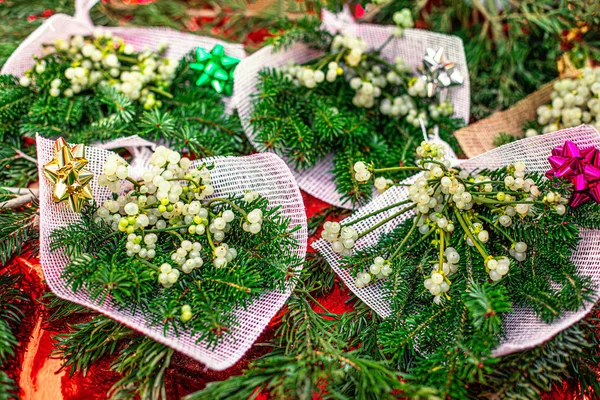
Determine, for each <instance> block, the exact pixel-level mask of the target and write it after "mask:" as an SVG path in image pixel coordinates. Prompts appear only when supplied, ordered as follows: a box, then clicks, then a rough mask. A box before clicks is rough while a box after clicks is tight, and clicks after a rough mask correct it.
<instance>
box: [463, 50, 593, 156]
mask: <svg viewBox="0 0 600 400" xmlns="http://www.w3.org/2000/svg"><path fill="white" fill-rule="evenodd" d="M588 64H589V63H588ZM561 66H562V68H561ZM561 69H562V72H561V75H560V77H559V78H557V79H555V80H554V81H552V82H549V83H547V84H545V85H543V86H542V87H540V88H539V89H538V90H537V91H535V92H534V93H531V94H530V95H529V96H527V97H526V98H524V99H523V100H521V101H519V102H517V103H516V104H515V105H514V106H512V107H511V108H509V109H507V110H505V111H499V112H497V113H495V114H492V115H491V116H489V117H488V118H485V119H482V120H480V121H477V122H475V123H474V124H471V125H469V126H466V127H464V128H462V129H460V130H458V131H457V132H455V136H456V138H457V140H458V142H459V143H460V146H461V148H462V150H463V151H464V152H465V154H466V155H467V156H468V157H475V156H477V155H479V154H482V153H484V152H485V151H488V150H491V149H493V148H495V147H497V146H498V145H499V144H505V143H508V142H511V141H514V140H518V139H520V138H523V137H533V136H536V135H539V134H544V133H550V132H555V131H557V130H559V129H564V128H571V127H575V126H578V125H580V124H582V123H584V124H590V125H593V126H594V127H595V128H596V129H600V122H599V121H600V120H599V115H600V114H599V112H600V97H599V96H600V71H599V70H598V69H597V68H596V69H595V68H593V67H592V66H591V65H588V66H586V67H585V68H583V69H576V68H575V67H574V66H573V65H572V63H571V62H570V61H569V59H568V57H563V59H561V62H559V70H561Z"/></svg>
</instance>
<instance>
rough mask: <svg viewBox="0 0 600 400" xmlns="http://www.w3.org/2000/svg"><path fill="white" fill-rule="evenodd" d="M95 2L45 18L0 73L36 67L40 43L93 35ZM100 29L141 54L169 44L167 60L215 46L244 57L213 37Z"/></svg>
mask: <svg viewBox="0 0 600 400" xmlns="http://www.w3.org/2000/svg"><path fill="white" fill-rule="evenodd" d="M97 2H98V0H75V16H73V17H71V16H68V15H65V14H55V15H53V16H52V17H50V18H48V19H47V20H46V21H45V22H44V23H43V24H42V25H41V26H40V27H39V28H37V29H36V30H35V31H34V32H33V33H31V35H29V36H28V37H27V38H26V39H25V40H24V41H23V43H21V44H20V45H19V47H17V49H16V50H15V51H14V52H13V54H11V56H10V57H9V58H8V60H7V61H6V63H5V64H4V66H3V67H2V70H1V71H0V72H1V73H2V74H12V75H16V76H21V75H22V74H23V72H25V71H26V70H28V69H30V68H31V67H32V66H33V65H34V64H35V60H34V59H33V57H32V56H33V55H37V56H41V55H42V54H43V53H42V45H43V44H52V43H53V42H54V40H56V39H59V38H62V39H66V38H68V37H70V36H73V35H90V34H92V33H93V31H94V29H95V28H96V26H94V24H93V23H92V20H91V19H90V16H89V10H90V9H91V8H92V7H93V6H94V5H95V4H96V3H97ZM102 28H103V29H106V30H108V31H111V32H112V33H113V34H114V35H115V36H119V37H121V38H123V39H124V40H125V42H126V43H129V44H132V45H133V46H134V48H135V50H136V51H141V50H143V49H144V48H145V47H148V48H150V49H152V50H156V49H157V48H158V46H159V45H160V44H161V43H166V44H168V48H167V52H166V57H167V58H171V59H173V60H179V59H180V58H181V57H183V56H184V55H186V54H187V53H188V52H189V51H190V50H193V49H195V48H196V47H203V48H205V49H208V50H210V49H212V48H213V47H214V46H215V45H217V44H222V45H223V47H224V48H225V53H226V54H227V55H229V56H232V57H236V58H239V59H243V58H244V57H246V52H245V51H244V46H243V45H241V44H234V43H227V42H223V41H222V40H218V39H215V38H210V37H204V36H196V35H192V34H189V33H183V32H179V31H176V30H173V29H169V28H135V27H130V28H123V27H115V28H107V27H102ZM234 95H235V93H234ZM233 98H234V96H231V97H230V98H229V97H224V102H225V105H226V110H227V112H231V111H232V110H233V108H235V105H234V104H233V102H232V99H233Z"/></svg>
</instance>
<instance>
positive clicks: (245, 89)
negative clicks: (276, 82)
mask: <svg viewBox="0 0 600 400" xmlns="http://www.w3.org/2000/svg"><path fill="white" fill-rule="evenodd" d="M322 27H323V28H324V29H326V30H327V31H329V32H331V33H332V34H336V33H340V34H346V33H348V34H352V35H355V36H358V37H360V38H361V39H363V40H364V41H365V42H366V43H367V44H368V46H369V47H368V50H372V49H375V48H379V47H380V46H381V45H382V44H383V43H384V42H385V41H386V40H387V39H388V38H389V37H390V35H392V34H393V33H394V29H395V27H393V26H383V25H374V24H359V23H355V22H354V20H353V18H352V15H351V14H350V13H349V11H348V9H347V8H346V9H345V11H344V12H342V13H340V14H333V13H331V12H328V11H326V10H324V11H323V13H322ZM427 48H431V49H439V48H443V49H444V57H445V59H447V60H452V61H453V62H454V63H455V67H454V68H455V70H456V71H458V72H460V75H462V77H464V82H463V83H462V84H461V85H460V86H455V87H452V88H449V90H448V96H449V98H450V100H451V102H452V105H453V107H454V116H455V117H458V118H462V119H464V120H465V123H468V122H469V115H470V111H469V110H470V101H471V98H470V86H469V72H468V70H467V61H466V58H465V51H464V48H463V43H462V41H461V39H459V38H458V37H456V36H449V35H442V34H439V33H433V32H429V31H424V30H419V29H405V30H404V35H403V36H402V37H400V38H394V39H392V40H391V42H390V43H389V44H388V45H387V46H385V48H384V50H383V52H382V57H383V58H384V59H386V60H387V61H391V62H393V61H394V59H395V58H396V57H398V56H399V57H401V58H402V59H403V60H404V61H405V62H406V64H408V65H410V66H412V67H413V68H414V69H415V71H414V72H415V76H418V75H419V73H418V71H417V70H416V68H417V67H418V66H421V65H422V64H423V56H424V55H425V53H426V49H427ZM320 54H321V53H320V52H318V51H316V50H312V49H310V48H309V47H308V46H306V45H305V44H302V43H296V44H294V45H293V46H291V47H290V48H289V49H287V50H281V51H275V50H274V49H273V47H272V46H267V47H265V48H263V49H261V50H259V51H257V52H256V53H254V54H252V55H251V56H248V57H247V58H245V59H243V60H242V61H241V62H240V64H239V65H238V67H237V68H236V70H235V73H234V76H235V79H234V93H235V94H234V96H235V99H234V101H235V103H236V106H237V107H238V113H239V115H240V117H241V120H242V125H243V127H244V130H245V132H246V135H247V136H248V138H249V139H250V141H251V142H252V143H253V145H254V146H255V147H256V148H260V143H258V142H257V141H258V140H259V138H258V135H257V134H256V132H254V128H253V127H252V126H251V125H250V122H249V121H250V119H251V117H252V112H253V104H252V102H253V101H254V100H253V96H254V95H256V94H257V92H258V89H257V83H258V81H259V76H258V74H259V72H260V71H262V70H264V69H268V68H274V67H279V66H283V65H285V64H286V63H287V62H288V61H289V60H292V61H295V62H296V63H298V64H302V63H305V62H307V61H310V60H311V59H313V58H315V57H317V56H319V55H320ZM288 165H290V168H291V169H292V171H293V174H294V176H295V177H296V179H297V181H298V185H299V186H300V188H301V189H302V190H304V191H306V192H307V193H309V194H311V195H313V196H314V197H316V198H318V199H320V200H323V201H325V202H327V203H329V204H333V205H335V206H338V207H343V208H352V204H351V203H350V202H344V201H342V200H341V195H340V194H339V193H338V192H337V191H336V187H335V183H334V182H333V174H332V172H331V170H332V169H333V155H332V154H330V155H328V156H326V157H325V158H323V159H322V160H320V161H318V162H317V163H316V164H315V165H314V166H312V167H310V168H307V169H305V170H302V171H294V170H293V162H292V161H290V162H289V163H288Z"/></svg>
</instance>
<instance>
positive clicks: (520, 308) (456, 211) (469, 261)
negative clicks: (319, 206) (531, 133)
mask: <svg viewBox="0 0 600 400" xmlns="http://www.w3.org/2000/svg"><path fill="white" fill-rule="evenodd" d="M598 147H600V135H599V134H598V132H597V131H596V130H595V129H593V128H592V127H586V126H582V127H579V128H574V129H570V130H564V131H560V132H557V133H555V134H549V135H546V136H544V137H543V138H542V137H540V138H534V139H528V140H524V141H520V142H517V143H513V144H510V145H507V146H503V147H501V148H499V149H497V150H494V151H491V152H488V153H486V154H484V155H482V156H480V157H476V158H474V159H472V160H469V161H467V162H464V163H462V164H460V165H456V166H453V165H452V164H451V163H450V162H449V161H448V160H447V159H446V158H445V154H444V149H443V148H442V147H441V146H439V145H438V144H435V143H430V142H422V143H421V145H420V146H419V147H418V148H417V157H418V159H417V161H416V163H415V165H414V166H411V167H397V169H404V170H410V171H419V172H420V173H419V174H418V175H416V176H414V177H411V178H409V179H407V180H404V181H401V182H397V181H395V180H392V179H389V178H388V176H389V175H388V173H389V172H391V171H390V169H380V168H378V166H377V164H376V163H368V164H367V163H363V162H358V163H357V165H355V168H356V170H358V171H359V172H361V175H362V178H364V181H365V183H366V182H372V179H373V178H374V179H375V180H383V181H385V182H386V184H387V186H388V187H389V188H388V189H387V190H386V191H385V193H384V194H383V195H382V196H380V197H379V198H378V199H377V200H375V201H374V202H372V203H371V204H369V205H368V206H367V207H365V208H364V209H362V210H360V211H359V212H357V213H356V214H355V215H354V216H352V217H350V218H348V219H347V220H344V221H342V222H341V223H338V222H326V223H325V225H324V230H323V233H322V238H323V240H321V241H319V242H317V243H316V244H315V245H314V247H315V248H316V249H318V250H319V251H320V252H321V253H322V254H323V255H324V256H325V257H326V258H327V260H328V261H329V263H330V264H331V265H332V267H333V268H334V269H335V270H336V272H338V274H340V276H341V277H342V279H343V280H344V281H345V283H346V284H347V285H348V286H349V287H350V288H351V289H352V290H353V291H354V292H355V294H356V295H357V296H358V297H360V298H361V299H363V300H364V301H365V303H366V304H368V305H370V306H371V307H372V308H373V309H374V310H375V311H376V312H377V313H378V314H380V315H381V316H382V317H385V319H384V321H383V322H382V323H381V324H380V326H379V329H378V341H379V345H380V346H381V349H382V351H383V354H385V356H386V357H387V358H389V359H390V360H392V361H393V363H394V364H395V365H397V366H398V368H400V369H401V370H402V371H407V372H408V373H409V374H410V376H412V377H413V378H411V379H414V380H415V382H418V383H419V384H424V385H428V386H431V387H434V388H437V389H438V390H439V391H440V393H443V394H444V397H453V398H465V397H467V396H468V395H469V394H471V395H473V394H476V396H479V397H481V396H485V393H486V384H487V383H488V382H486V380H485V379H484V376H485V375H486V374H487V373H489V372H490V371H493V368H494V365H496V364H497V363H499V362H500V361H501V359H500V358H498V357H499V356H503V355H506V354H509V353H512V352H515V351H519V350H524V349H528V348H531V347H535V346H537V345H539V344H541V343H543V342H544V341H545V340H548V339H550V338H551V337H552V336H554V335H555V334H557V333H558V332H560V331H561V330H563V329H565V328H566V327H568V326H570V325H571V324H573V323H575V322H576V321H578V320H579V319H581V318H582V317H583V316H584V315H585V314H586V313H587V312H588V311H589V310H590V309H591V307H592V306H593V304H594V303H595V301H596V300H597V299H598V288H597V284H598V282H599V281H600V274H599V273H598V266H599V265H600V252H599V249H598V244H597V242H598V236H599V234H598V229H599V228H600V207H599V205H598V203H599V202H600V196H598V192H597V191H598V187H597V185H598V181H599V179H600V165H599V164H598V162H599V161H598V160H599V159H600V158H599V155H600V153H599V152H598V151H599V150H598ZM378 186H381V185H378ZM340 255H341V256H343V257H340ZM467 390H468V392H467Z"/></svg>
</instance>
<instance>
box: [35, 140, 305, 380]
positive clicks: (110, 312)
mask: <svg viewBox="0 0 600 400" xmlns="http://www.w3.org/2000/svg"><path fill="white" fill-rule="evenodd" d="M53 144H54V141H53V140H48V139H45V138H42V137H39V136H38V138H37V152H38V163H39V174H40V177H41V178H40V192H39V196H40V198H39V202H40V258H41V264H42V268H43V271H44V277H45V279H46V281H47V282H48V286H50V289H51V290H52V292H54V293H55V294H56V295H57V296H58V297H61V298H63V299H66V300H69V301H72V302H75V303H78V304H81V305H84V306H86V307H88V308H91V309H94V310H96V311H99V312H101V313H103V314H105V315H107V316H109V317H111V318H113V319H115V320H117V321H119V322H121V323H123V324H125V325H127V326H129V327H131V328H133V329H135V330H137V331H139V332H141V333H143V334H145V335H147V336H149V337H151V338H152V339H154V340H156V341H157V342H160V343H163V344H165V345H167V346H169V347H172V348H173V349H175V350H177V351H179V352H181V353H183V354H185V355H187V356H189V357H191V358H193V359H195V360H198V361H200V362H202V363H204V364H205V365H206V366H207V367H208V368H210V369H214V370H223V369H225V368H228V367H230V366H231V365H233V364H235V362H236V361H238V360H239V359H240V358H241V357H242V356H243V355H244V353H245V352H246V351H247V350H248V349H249V348H250V347H251V346H252V344H253V343H254V341H255V340H256V339H257V338H258V336H259V335H260V333H261V332H262V331H263V329H264V328H265V327H266V326H267V324H268V323H269V321H270V320H271V318H273V316H274V315H275V314H276V313H277V311H278V310H279V309H280V308H281V307H282V306H283V304H284V303H285V301H286V300H287V298H288V297H289V295H290V293H291V291H292V290H293V284H292V283H288V284H287V285H286V290H285V291H283V292H278V291H271V292H268V293H265V294H263V295H261V296H260V297H259V298H257V299H255V300H254V301H253V302H252V304H250V305H249V306H248V307H247V308H246V309H243V308H237V309H236V310H235V317H236V320H237V322H238V325H237V326H235V327H233V329H232V330H231V334H230V335H228V336H227V337H226V338H225V339H224V340H223V341H222V342H221V343H220V344H219V345H218V346H216V347H215V348H211V349H208V348H207V347H206V344H205V343H203V342H200V343H196V340H197V335H196V336H192V335H191V334H190V333H189V332H180V333H179V335H176V334H175V333H173V332H172V331H169V332H168V333H167V334H166V335H165V334H164V333H163V328H162V326H157V325H154V326H152V325H151V324H150V322H149V320H148V319H147V318H146V317H145V316H144V315H140V314H136V313H133V312H131V311H129V310H119V307H117V306H116V305H115V304H114V303H113V302H112V301H110V300H107V301H105V302H104V303H103V304H102V305H98V304H97V303H94V302H92V301H91V300H90V298H89V295H88V293H87V292H86V291H84V290H80V291H78V292H77V293H73V292H72V291H71V289H70V288H69V287H68V286H67V285H66V283H65V281H64V280H63V279H62V278H61V271H62V269H63V268H64V266H65V265H66V264H67V263H68V258H67V256H66V255H65V253H64V252H62V251H54V252H52V251H50V240H49V236H50V234H51V232H53V231H54V230H55V229H57V228H60V227H63V226H65V225H67V224H70V223H73V222H75V221H77V220H78V218H79V214H78V213H75V212H73V211H72V210H71V209H70V208H69V207H68V206H67V205H66V204H64V203H59V204H56V203H54V202H53V201H52V191H53V186H52V184H51V183H50V182H49V181H48V179H46V178H45V177H44V176H43V167H44V164H46V163H48V162H49V161H50V160H52V159H53V157H54V149H53ZM140 144H141V145H144V143H143V142H138V138H133V139H132V140H129V141H125V142H123V141H121V142H119V143H117V144H114V145H108V146H109V147H110V146H113V147H114V146H138V145H140ZM109 154H111V152H109V151H106V150H102V149H99V148H96V147H87V148H86V158H87V159H88V160H89V164H88V166H87V167H86V168H88V169H89V170H90V171H92V172H93V173H94V175H95V177H94V179H93V180H92V183H91V189H92V192H93V194H94V198H95V199H96V201H98V202H102V201H104V200H106V199H108V198H109V197H111V193H110V191H109V190H108V189H107V188H106V187H99V186H98V182H97V178H98V176H99V175H100V174H101V173H102V171H103V167H104V162H105V160H106V158H107V157H108V155H109ZM201 162H208V163H214V165H215V168H214V169H213V170H212V171H211V182H212V184H213V186H214V188H215V195H214V196H217V195H220V196H225V197H226V196H228V195H230V194H236V195H241V194H243V193H245V191H246V190H252V191H256V192H258V193H259V194H261V195H262V196H264V197H265V198H267V199H268V200H269V204H270V205H271V206H272V207H274V206H277V205H279V206H281V214H282V216H284V217H289V218H290V219H291V224H290V227H293V226H296V225H300V226H301V229H300V230H298V231H296V232H295V233H294V234H293V236H294V238H295V239H296V240H297V246H296V247H295V248H292V249H289V251H290V252H291V253H292V254H294V255H297V256H298V257H300V258H301V259H304V256H305V253H306V241H307V230H306V214H305V211H304V203H303V201H302V196H301V194H300V190H299V188H298V186H297V185H296V182H295V180H294V177H293V176H292V174H291V173H290V170H289V169H288V168H287V166H286V164H285V163H284V162H283V161H282V160H281V159H280V158H279V157H277V156H276V155H274V154H270V153H265V154H256V155H253V156H248V157H214V158H207V159H203V160H202V161H194V162H193V163H192V167H193V166H195V165H199V163H201ZM139 165H141V166H143V165H145V162H144V161H139ZM142 171H143V169H142V168H138V170H137V172H138V174H139V175H141V173H142ZM139 175H138V176H139ZM297 272H299V271H297Z"/></svg>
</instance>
